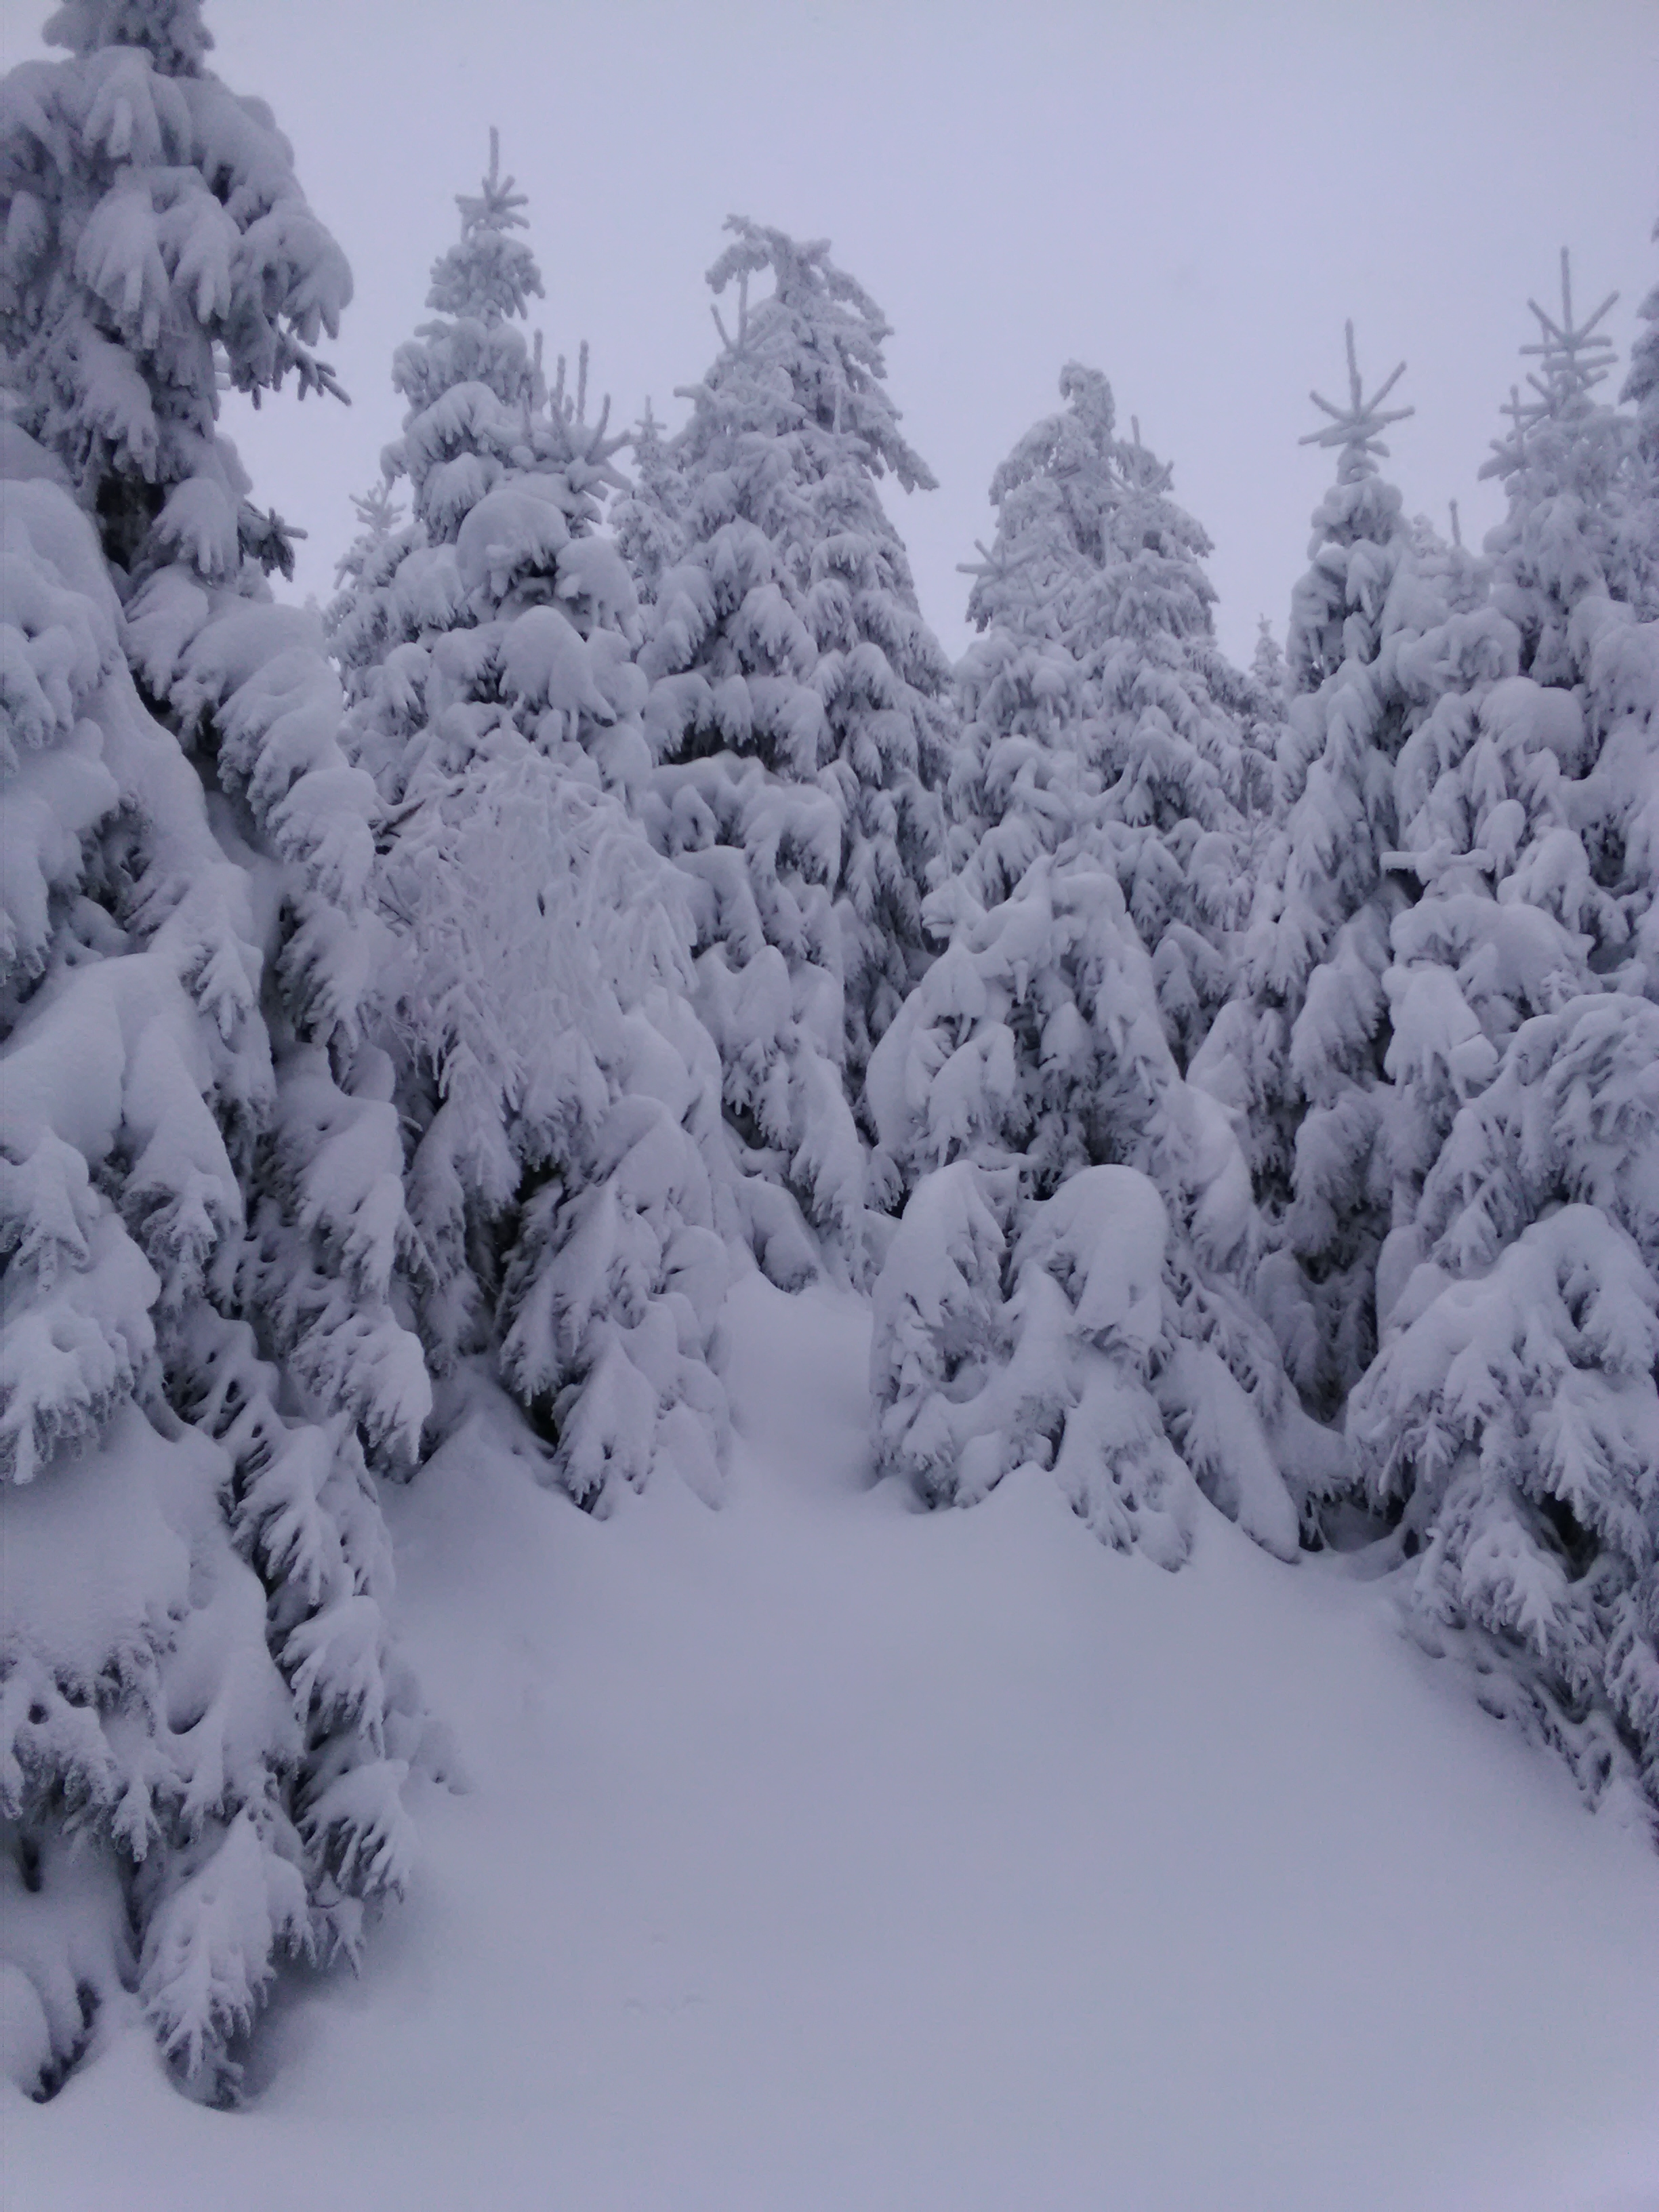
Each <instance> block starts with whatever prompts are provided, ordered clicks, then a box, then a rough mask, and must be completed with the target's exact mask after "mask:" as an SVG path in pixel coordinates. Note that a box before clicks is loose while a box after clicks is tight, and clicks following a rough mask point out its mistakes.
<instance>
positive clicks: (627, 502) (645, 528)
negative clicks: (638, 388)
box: [605, 399, 686, 606]
mask: <svg viewBox="0 0 1659 2212" xmlns="http://www.w3.org/2000/svg"><path fill="white" fill-rule="evenodd" d="M629 447H630V457H631V459H632V464H633V471H634V474H633V480H632V482H631V483H629V485H628V487H627V489H625V490H623V491H621V492H618V493H617V495H616V497H615V498H614V499H613V500H612V501H611V507H610V510H609V512H608V513H607V515H606V518H605V519H606V520H607V522H608V523H609V525H610V527H611V536H612V537H613V538H615V540H616V544H617V552H618V553H620V554H621V555H622V557H623V560H624V561H625V562H627V564H628V573H629V575H630V576H632V578H633V579H634V586H635V590H636V591H637V592H638V593H639V596H640V600H641V605H645V606H650V605H653V604H654V603H655V600H656V597H657V591H658V587H659V585H660V584H661V582H662V579H663V572H664V570H665V569H666V568H671V567H672V566H673V564H674V562H675V561H676V559H677V558H678V555H679V551H680V544H681V538H682V533H683V530H684V511H683V510H684V502H685V495H686V484H685V478H684V476H683V475H682V473H681V471H680V470H679V468H678V465H677V464H676V461H675V459H674V457H673V455H672V454H671V453H670V451H669V448H668V444H667V441H665V439H664V437H663V435H662V425H661V423H660V422H658V420H657V418H656V416H654V415H653V412H652V411H651V402H650V401H649V400H648V399H647V401H646V403H645V412H644V414H643V415H642V416H641V417H640V420H639V422H637V423H636V424H635V428H634V432H633V435H632V436H631V438H630V439H629Z"/></svg>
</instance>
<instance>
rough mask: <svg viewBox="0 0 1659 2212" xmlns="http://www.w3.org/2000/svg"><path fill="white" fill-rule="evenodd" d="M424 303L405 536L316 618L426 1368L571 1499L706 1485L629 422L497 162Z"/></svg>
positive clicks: (683, 1129)
mask: <svg viewBox="0 0 1659 2212" xmlns="http://www.w3.org/2000/svg"><path fill="white" fill-rule="evenodd" d="M459 207H460V211H461V235H460V237H459V240H458V241H457V243H456V244H455V245H453V246H451V247H450V248H449V249H448V250H447V252H445V253H444V254H442V255H441V257H440V258H439V260H438V261H437V263H436V264H435V268H434V270H433V280H432V289H431V291H430V293H429V294H428V306H429V307H432V308H433V309H434V310H435V314H436V319H435V320H433V321H431V322H429V323H428V324H426V325H423V326H422V329H421V331H419V333H418V334H417V336H416V337H415V338H414V339H413V340H411V341H410V343H407V344H406V345H404V346H403V347H402V348H400V349H399V350H398V356H397V358H396V362H395V364H394V368H393V377H394V381H395V382H396V384H397V386H398V389H399V390H400V391H401V392H403V393H404V396H405V398H406V399H407V400H408V402H409V411H408V414H407V416H406V418H405V421H404V430H403V435H402V437H401V438H400V440H399V441H398V443H397V444H396V445H395V446H394V447H392V448H391V449H390V450H389V451H388V453H387V455H386V469H387V474H388V479H389V481H391V482H392V483H398V482H403V481H406V482H407V483H408V485H409V489H410V501H411V506H412V509H413V520H412V521H411V523H410V526H409V528H408V529H407V530H406V531H405V532H403V533H401V534H400V535H393V536H390V537H387V538H385V539H384V541H383V542H382V543H381V544H380V546H379V547H378V549H376V550H371V551H369V552H368V553H367V554H366V556H365V558H364V560H363V562H362V567H361V571H360V573H359V574H358V575H357V576H356V578H355V580H352V582H351V583H350V585H349V588H348V589H347V590H346V591H345V592H343V594H342V597H341V599H339V600H338V601H337V604H336V606H335V608H334V609H333V611H332V613H331V629H332V634H333V637H334V641H335V644H336V649H337V653H339V656H340V659H341V662H342V665H343V667H344V669H345V670H346V671H347V678H348V682H349V685H350V688H351V690H352V692H353V695H354V702H355V703H354V707H353V711H352V718H351V728H352V733H353V739H354V743H355V744H356V748H357V750H358V752H359V755H360V757H362V759H363V760H364V761H366V762H368V763H370V764H371V765H372V766H373V767H374V771H375V774H376V776H377V779H378V781H379V783H380V788H381V791H382V793H383V794H384V796H385V798H386V801H387V802H388V804H389V805H390V807H391V809H392V812H391V816H390V823H389V829H388V834H387V836H386V838H385V840H384V841H383V842H384V845H385V850H384V852H383V854H382V858H381V863H380V872H379V877H378V882H379V887H380V896H381V900H382V902H383V905H384V907H385V909H386V913H387V915H388V916H389V918H390V920H391V922H392V933H393V940H394V950H393V952H392V957H391V960H390V962H389V963H388V967H387V970H386V979H385V980H386V998H387V1000H388V1002H389V1023H388V1028H387V1033H386V1034H387V1041H388V1042H390V1043H391V1045H392V1049H393V1054H394V1057H395V1059H396V1061H397V1065H398V1090H397V1094H396V1095H397V1099H398V1105H399V1107H400V1109H401V1110H402V1114H403V1116H404V1123H405V1126H406V1127H408V1128H409V1129H410V1131H411V1133H412V1152H411V1156H410V1206H411V1212H412V1214H413V1218H414V1222H415V1226H416V1232H417V1258H416V1265H415V1267H414V1270H413V1279H414V1286H415V1289H416V1297H417V1304H418V1310H419V1313H420V1316H421V1322H422V1333H423V1334H424V1336H425V1339H426V1341H427V1344H428V1347H429V1349H430V1352H431V1354H432V1357H433V1358H434V1361H435V1364H437V1365H438V1366H439V1367H440V1369H441V1370H444V1371H446V1372H448V1371H450V1370H454V1369H456V1367H457V1363H458V1362H459V1361H460V1360H461V1359H462V1358H463V1356H470V1355H475V1354H476V1355H480V1356H483V1357H484V1358H486V1359H487V1360H488V1361H489V1364H491V1365H492V1366H493V1368H494V1370H495V1372H496V1373H497V1374H498V1375H499V1376H501V1379H502V1380H503V1381H504V1382H505V1383H507V1386H508V1388H509V1389H511V1390H512V1392H513V1395H514V1396H515V1397H516V1398H517V1399H518V1401H519V1402H520V1404H521V1405H522V1406H523V1407H525V1409H526V1411H527V1412H528V1413H530V1414H531V1416H532V1419H534V1420H535V1421H536V1423H537V1425H538V1427H539V1428H540V1429H541V1430H542V1431H543V1432H544V1435H545V1437H547V1439H548V1441H549V1443H550V1446H551V1449H552V1452H553V1466H554V1469H555V1472H556V1476H557V1478H558V1480H561V1481H562V1483H563V1484H564V1486H566V1487H567V1488H568V1490H569V1491H570V1492H571V1494H572V1495H573V1496H574V1497H575V1498H578V1499H579V1500H580V1501H581V1502H582V1503H583V1504H589V1505H601V1506H602V1505H604V1504H608V1502H609V1501H610V1498H611V1495H612V1493H613V1492H614V1489H615V1486H617V1484H618V1483H619V1482H620V1483H629V1484H633V1485H635V1486H639V1485H641V1484H643V1483H644V1482H645V1481H646V1480H647V1479H648V1477H649V1475H650V1474H651V1472H652V1470H653V1468H654V1467H655V1466H656V1465H657V1464H658V1463H659V1462H661V1463H664V1464H667V1465H671V1466H673V1467H675V1468H678V1471H679V1472H680V1473H681V1474H683V1475H684V1477H685V1479H686V1480H688V1481H690V1482H691V1483H692V1484H693V1485H694V1486H696V1488H697V1489H698V1490H699V1491H700V1492H702V1493H703V1494H705V1495H708V1496H710V1497H712V1496H713V1495H714V1492H715V1489H716V1487H717V1485H718V1481H719V1468H720V1459H721V1455H722V1451H723V1446H724V1435H725V1422H726V1413H725V1399H724V1394H723V1392H722V1391H721V1389H720V1385H719V1383H718V1382H717V1380H716V1379H715V1377H714V1375H713V1373H712V1371H711V1370H710V1369H709V1367H708V1364H707V1359H708V1347H709V1342H710V1337H711V1332H712V1329H713V1326H714V1314H715V1310H716V1309H717V1307H718V1304H719V1302H720V1295H721V1292H722V1290H723V1286H724V1282H725V1258H724V1251H723V1248H722V1246H721V1244H720V1240H719V1238H718V1237H717V1236H716V1235H715V1233H714V1227H713V1219H714V1214H713V1197H712V1193H711V1189H710V1178H709V1164H710V1161H711V1159H712V1160H713V1162H714V1164H715V1165H716V1167H718V1165H719V1163H720V1152H719V1146H718V1142H717V1128H718V1124H717V1116H718V1110H719V1109H718V1099H719V1077H718V1072H717V1069H716V1066H715V1064H714V1055H713V1051H712V1048H711V1047H710V1045H709V1042H708V1038H707V1036H705V1035H704V1034H703V1032H702V1030H701V1029H700V1028H699V1026H698V1024H697V1022H696V1018H695V1017H694V1016H693V1015H692V1014H691V1012H690V1009H689V1008H688V1006H687V1005H686V1003H685V984H686V976H687V953H686V950H685V939H686V935H687V931H688V927H689V924H688V921H687V919H686V916H685V914H684V896H683V892H682V890H681V884H680V878H679V876H678V872H677V871H675V870H674V869H672V868H671V867H670V866H667V864H666V863H665V862H663V861H662V860H659V857H658V856H657V855H656V854H655V853H654V852H653V849H652V847H651V845H650V843H649V842H648V840H647V837H646V836H645V834H644V832H643V830H642V829H641V828H640V826H639V825H638V823H636V822H635V820H634V819H633V818H632V817H631V815H630V812H629V800H630V799H632V798H635V797H637V796H638V794H639V793H641V791H642V790H643V787H644V785H645V781H646V779H647V772H648V768H649V761H648V756H647V750H646V746H645V742H644V738H643V737H642V735H641V724H640V710H641V705H642V703H643V701H644V696H645V690H646V686H645V683H644V680H643V678H641V676H640V674H639V672H638V671H637V669H636V668H635V665H634V659H633V654H634V646H635V640H636V637H637V614H638V610H637V605H636V601H635V592H634V588H633V585H632V583H631V581H630V580H629V575H628V572H627V569H626V568H625V566H624V564H623V561H622V559H621V557H620V556H619V554H618V553H617V550H616V548H615V546H614V545H613V544H611V541H610V540H609V539H608V538H606V537H605V536H604V535H603V534H602V533H600V532H599V531H598V529H597V528H596V525H597V523H598V521H599V517H600V513H601V501H602V499H603V497H604V495H605V492H606V490H607V489H610V488H611V487H613V486H615V485H617V484H618V483H620V481H621V480H620V478H619V477H617V473H616V471H615V470H614V468H613V467H612V465H611V461H612V457H613V455H614V453H616V451H617V445H618V443H619V442H620V441H617V440H616V439H613V438H610V437H607V435H606V431H605V422H606V415H605V412H602V413H601V415H600V416H599V420H598V421H597V422H590V421H588V419H587V414H586V380H587V361H586V349H585V348H584V349H583V352H582V355H581V359H580V371H579V376H578V382H577V387H576V390H575V392H574V393H572V392H567V391H566V389H565V379H564V368H563V363H562V362H561V363H560V367H559V373H558V377H557V380H556V384H555V386H554V388H553V389H552V391H551V392H550V391H549V390H548V389H547V386H546V383H545V380H544V377H543V375H542V371H541V367H540V349H539V345H538V344H537V345H532V344H531V343H529V342H528V341H527V338H526V332H525V330H524V328H523V317H524V313H525V311H526V307H527V305H528V302H529V301H530V300H531V299H532V297H535V296H537V295H539V293H540V292H541V289H542V285H541V277H540V274H539V272H538V269H537V267H536V264H535V261H534V259H533V258H532V255H531V253H530V251H529V248H528V247H527V246H526V244H525V243H524V241H523V240H522V239H520V237H519V236H518V235H517V233H518V232H519V231H520V230H521V229H522V228H524V227H525V217H524V215H523V213H522V210H523V207H524V199H523V196H522V195H521V194H520V193H519V192H518V191H516V190H515V188H514V185H513V179H511V178H510V177H504V176H503V175H502V174H501V168H500V160H499V149H498V147H497V144H496V142H495V137H494V134H492V137H491V144H490V166H489V174H488V175H487V176H486V177H485V179H484V180H483V185H482V187H481V188H480V190H479V191H478V192H477V194H472V195H463V196H462V197H461V198H460V200H459Z"/></svg>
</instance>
